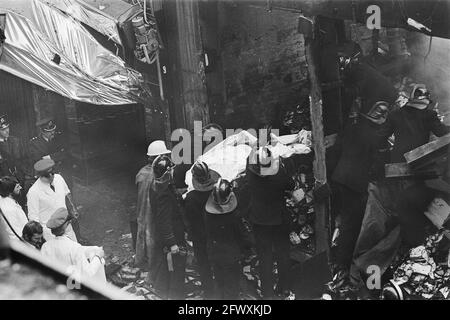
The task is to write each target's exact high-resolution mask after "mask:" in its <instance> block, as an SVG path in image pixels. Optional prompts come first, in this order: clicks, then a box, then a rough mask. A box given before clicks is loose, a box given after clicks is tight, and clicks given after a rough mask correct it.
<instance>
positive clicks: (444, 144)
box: [404, 133, 450, 168]
mask: <svg viewBox="0 0 450 320" xmlns="http://www.w3.org/2000/svg"><path fill="white" fill-rule="evenodd" d="M449 146H450V133H449V134H447V135H445V136H442V137H440V138H437V139H436V140H434V141H431V142H428V143H426V144H424V145H422V146H420V147H418V148H416V149H414V150H411V151H409V152H407V153H405V154H404V156H405V159H406V163H408V165H410V166H411V167H412V168H421V167H424V166H426V165H429V164H432V163H434V162H435V161H436V160H437V159H438V158H440V157H445V156H447V155H448V150H449Z"/></svg>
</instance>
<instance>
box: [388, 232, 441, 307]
mask: <svg viewBox="0 0 450 320" xmlns="http://www.w3.org/2000/svg"><path fill="white" fill-rule="evenodd" d="M445 232H446V231H445V230H444V229H442V230H441V231H439V232H437V233H436V234H433V235H431V236H429V237H428V238H427V239H426V241H425V244H424V245H421V246H418V247H416V248H413V249H411V250H410V251H409V253H408V255H407V256H406V258H405V259H404V261H403V263H402V264H401V265H400V266H399V267H398V268H397V269H396V270H395V272H394V276H393V278H392V279H391V280H390V281H389V283H388V284H387V285H385V287H384V288H383V291H382V294H381V297H382V298H383V299H398V300H412V299H425V300H446V299H448V293H449V291H450V265H449V263H448V255H449V248H448V247H449V246H448V242H449V241H448V238H447V237H446V236H445ZM442 242H446V245H444V246H443V248H444V249H443V248H442V247H441V245H442ZM443 250H444V256H442V251H443Z"/></svg>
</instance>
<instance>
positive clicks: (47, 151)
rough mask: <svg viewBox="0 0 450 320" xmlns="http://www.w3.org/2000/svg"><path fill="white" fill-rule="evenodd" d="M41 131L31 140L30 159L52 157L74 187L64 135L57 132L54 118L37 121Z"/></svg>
mask: <svg viewBox="0 0 450 320" xmlns="http://www.w3.org/2000/svg"><path fill="white" fill-rule="evenodd" d="M37 125H38V127H39V130H40V133H39V135H38V136H36V137H33V138H31V140H30V146H29V149H30V159H31V160H32V162H33V163H35V162H36V161H39V160H41V159H45V158H50V159H52V160H53V161H55V163H56V165H57V169H58V170H59V171H61V175H62V176H63V178H64V180H66V181H67V185H68V186H69V188H70V189H73V179H72V170H71V165H70V164H69V161H68V157H67V152H66V150H65V148H64V146H63V142H62V137H61V136H60V135H59V134H58V133H57V132H56V124H55V122H54V121H53V120H52V119H43V120H40V121H39V122H38V123H37Z"/></svg>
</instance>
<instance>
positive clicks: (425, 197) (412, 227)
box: [380, 84, 450, 247]
mask: <svg viewBox="0 0 450 320" xmlns="http://www.w3.org/2000/svg"><path fill="white" fill-rule="evenodd" d="M431 103H432V101H431V97H430V93H429V91H428V90H427V88H426V87H425V85H422V84H417V85H415V86H414V87H413V90H412V92H411V98H410V100H409V101H408V103H407V104H406V105H405V106H404V107H403V108H401V109H398V110H395V111H393V112H392V113H391V114H389V116H388V118H387V121H386V126H385V127H384V128H383V130H382V131H381V132H380V135H381V137H382V138H383V139H387V138H388V137H389V136H391V135H392V134H394V137H395V142H394V147H393V150H392V154H391V162H393V163H395V162H405V161H406V159H405V157H404V154H405V153H407V152H409V151H411V150H413V149H415V148H417V147H420V146H421V145H424V144H426V143H428V142H429V141H430V134H431V133H433V134H434V135H436V136H438V137H441V136H443V135H445V134H448V133H450V127H449V126H446V125H444V124H443V123H442V122H441V121H440V120H439V118H438V116H437V113H436V111H434V110H430V108H429V106H430V105H431ZM434 196H435V192H434V191H433V190H431V189H430V188H427V187H426V185H425V181H423V180H421V179H417V178H412V179H403V180H402V181H401V182H400V183H399V188H398V195H397V198H398V199H397V210H398V219H399V222H400V230H401V234H402V240H403V241H404V242H405V243H406V244H407V245H409V246H411V247H412V246H415V245H419V244H420V243H422V242H423V240H424V238H425V237H426V234H425V228H424V225H425V223H426V222H427V220H426V219H425V216H424V215H423V212H424V210H425V208H426V207H427V206H428V204H429V203H430V202H431V200H432V199H433V197H434Z"/></svg>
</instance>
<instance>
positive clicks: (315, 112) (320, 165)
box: [305, 19, 329, 254]
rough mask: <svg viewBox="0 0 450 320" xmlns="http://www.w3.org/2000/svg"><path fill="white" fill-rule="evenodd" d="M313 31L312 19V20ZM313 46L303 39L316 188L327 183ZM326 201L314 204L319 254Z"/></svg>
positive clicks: (325, 232) (311, 41)
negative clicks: (307, 74)
mask: <svg viewBox="0 0 450 320" xmlns="http://www.w3.org/2000/svg"><path fill="white" fill-rule="evenodd" d="M313 29H314V19H313ZM314 44H315V40H314V39H313V38H309V37H305V53H306V61H307V63H308V73H309V79H310V83H311V92H310V112H311V125H312V132H311V134H312V140H313V142H312V146H313V149H314V155H315V157H314V163H313V169H314V178H315V181H316V187H317V186H320V185H323V184H326V183H327V174H326V172H327V171H326V164H325V137H324V130H323V116H322V111H323V110H322V92H321V85H320V82H319V79H318V76H317V69H316V64H315V61H314ZM328 203H329V202H328V201H322V202H315V204H314V207H315V213H316V218H315V234H316V252H315V254H320V253H321V252H323V251H327V252H328V251H329V245H328V230H327V215H328Z"/></svg>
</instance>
